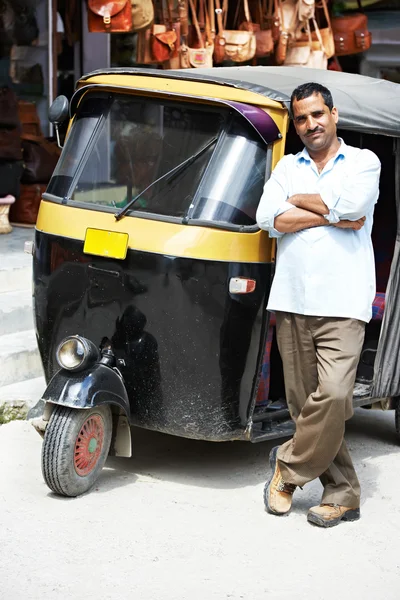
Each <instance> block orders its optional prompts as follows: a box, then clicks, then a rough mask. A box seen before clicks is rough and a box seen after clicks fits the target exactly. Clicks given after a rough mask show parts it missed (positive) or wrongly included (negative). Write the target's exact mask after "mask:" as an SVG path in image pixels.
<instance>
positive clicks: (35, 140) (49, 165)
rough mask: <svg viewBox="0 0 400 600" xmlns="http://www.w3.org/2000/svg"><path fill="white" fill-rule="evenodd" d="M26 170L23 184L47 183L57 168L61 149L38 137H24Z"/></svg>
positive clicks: (23, 147) (23, 148)
mask: <svg viewBox="0 0 400 600" xmlns="http://www.w3.org/2000/svg"><path fill="white" fill-rule="evenodd" d="M22 150H23V161H24V170H23V172H22V177H21V182H22V183H46V182H48V181H50V178H51V176H52V174H53V171H54V169H55V168H56V165H57V162H58V159H59V156H60V153H61V152H60V149H59V148H58V146H57V144H55V143H54V142H50V141H49V140H46V138H44V137H38V136H28V135H23V136H22Z"/></svg>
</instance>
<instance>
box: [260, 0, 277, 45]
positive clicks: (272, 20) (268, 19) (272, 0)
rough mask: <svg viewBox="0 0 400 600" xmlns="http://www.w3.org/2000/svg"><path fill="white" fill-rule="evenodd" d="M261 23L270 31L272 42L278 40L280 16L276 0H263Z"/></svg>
mask: <svg viewBox="0 0 400 600" xmlns="http://www.w3.org/2000/svg"><path fill="white" fill-rule="evenodd" d="M262 12H263V17H262V19H263V22H264V23H265V25H266V28H267V29H269V30H270V31H271V35H272V40H273V42H277V41H278V40H279V36H280V33H281V16H280V11H279V4H278V0H268V2H267V0H263V4H262Z"/></svg>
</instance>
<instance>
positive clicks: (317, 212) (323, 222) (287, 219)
mask: <svg viewBox="0 0 400 600" xmlns="http://www.w3.org/2000/svg"><path fill="white" fill-rule="evenodd" d="M287 202H288V203H289V204H293V207H294V208H292V209H291V210H288V211H286V212H284V213H282V214H280V215H278V216H277V217H275V221H274V227H275V229H276V230H277V231H279V232H280V233H294V232H295V231H301V230H302V229H307V228H309V227H320V226H329V225H333V226H334V227H339V228H341V229H353V230H354V231H358V230H359V229H361V227H363V225H364V222H365V217H364V216H363V217H360V218H359V219H357V220H355V221H350V220H349V219H341V220H339V221H338V222H337V223H330V222H329V221H328V220H327V219H326V218H325V217H324V215H327V214H329V208H328V207H327V206H326V204H325V202H324V201H323V200H322V198H321V196H320V195H319V194H295V195H294V196H291V197H290V198H288V200H287Z"/></svg>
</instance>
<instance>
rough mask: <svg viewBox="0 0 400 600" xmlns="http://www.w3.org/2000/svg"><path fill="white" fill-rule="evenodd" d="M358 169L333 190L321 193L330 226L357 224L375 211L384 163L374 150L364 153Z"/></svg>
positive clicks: (359, 159) (361, 155)
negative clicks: (352, 222)
mask: <svg viewBox="0 0 400 600" xmlns="http://www.w3.org/2000/svg"><path fill="white" fill-rule="evenodd" d="M356 164H357V168H356V169H355V171H353V172H352V173H348V174H347V176H346V177H344V178H343V179H342V181H339V182H337V184H335V185H334V186H333V187H331V188H330V189H322V190H320V191H319V193H320V196H321V198H322V201H323V202H324V203H325V204H326V206H327V207H328V208H329V213H328V214H326V215H324V217H325V219H326V220H327V221H329V223H338V222H339V221H340V220H344V219H346V220H349V221H357V219H360V218H361V217H364V216H365V215H366V214H367V212H368V211H369V210H371V208H372V207H373V205H374V204H375V202H376V201H377V199H378V196H379V176H380V172H381V163H380V161H379V159H378V157H377V156H376V154H374V153H373V152H371V151H370V150H366V149H364V150H360V152H359V156H358V160H357V163H356Z"/></svg>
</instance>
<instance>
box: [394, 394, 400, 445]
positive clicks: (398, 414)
mask: <svg viewBox="0 0 400 600" xmlns="http://www.w3.org/2000/svg"><path fill="white" fill-rule="evenodd" d="M396 400H397V402H396V407H395V409H394V422H395V426H396V435H397V437H398V439H399V441H400V397H397V399H396Z"/></svg>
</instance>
